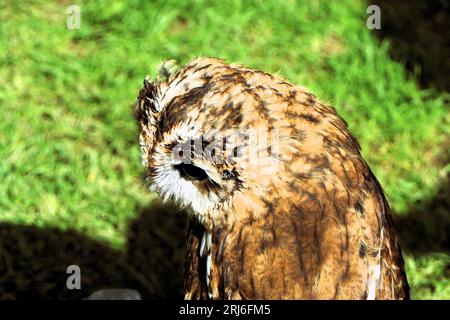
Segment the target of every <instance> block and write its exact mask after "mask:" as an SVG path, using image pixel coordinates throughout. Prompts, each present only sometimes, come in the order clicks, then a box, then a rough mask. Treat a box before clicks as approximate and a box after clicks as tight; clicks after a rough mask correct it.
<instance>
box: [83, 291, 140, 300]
mask: <svg viewBox="0 0 450 320" xmlns="http://www.w3.org/2000/svg"><path fill="white" fill-rule="evenodd" d="M83 300H142V297H141V295H140V294H139V292H137V291H136V290H132V289H103V290H98V291H95V292H94V293H92V294H91V295H90V296H89V297H87V298H85V299H83Z"/></svg>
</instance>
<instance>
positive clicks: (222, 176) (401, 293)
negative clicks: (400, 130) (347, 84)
mask: <svg viewBox="0 0 450 320" xmlns="http://www.w3.org/2000/svg"><path fill="white" fill-rule="evenodd" d="M135 116H136V119H137V121H138V124H139V128H140V135H139V140H140V146H141V151H142V162H143V165H144V166H145V168H146V177H147V179H148V181H149V184H150V186H151V188H152V189H153V190H155V191H156V192H157V193H158V194H159V195H160V196H161V197H162V198H163V199H164V200H167V201H174V202H176V203H178V204H179V205H180V206H181V207H184V208H186V211H187V212H188V214H189V216H190V224H189V230H188V235H187V244H186V259H185V274H184V278H185V281H184V287H185V288H184V298H185V299H369V300H370V299H408V298H409V287H408V283H407V280H406V275H405V271H404V263H403V258H402V254H401V251H400V248H399V245H398V243H397V239H396V234H395V230H394V226H393V219H392V214H391V211H390V209H389V205H388V203H387V201H386V199H385V196H384V194H383V190H382V188H381V186H380V184H379V183H378V181H377V179H376V178H375V176H374V175H373V173H372V171H371V170H370V168H369V167H368V165H367V163H366V162H365V161H364V159H363V158H362V156H361V154H360V146H359V144H358V142H357V141H356V139H355V138H354V137H353V136H352V135H351V133H350V132H349V130H348V129H347V124H346V122H345V121H344V120H343V119H342V118H341V117H340V116H339V115H338V114H337V113H336V111H335V109H334V108H332V107H330V106H327V105H325V104H323V103H322V102H321V101H320V100H319V99H318V98H316V96H315V95H314V94H312V93H310V92H309V91H308V90H306V89H305V88H303V87H300V86H297V85H294V84H291V83H290V82H288V81H287V80H285V79H283V78H281V77H279V76H275V75H271V74H269V73H266V72H262V71H257V70H253V69H251V68H249V67H246V66H243V65H237V64H227V63H226V62H224V61H223V60H220V59H215V58H197V59H194V60H193V61H192V62H190V63H189V64H187V65H185V66H184V67H181V68H174V67H171V66H170V65H169V64H163V66H162V68H161V71H160V76H159V77H158V78H157V79H156V80H155V81H149V80H148V79H146V80H144V87H143V88H142V89H141V90H140V92H139V95H138V99H137V102H136V104H135Z"/></svg>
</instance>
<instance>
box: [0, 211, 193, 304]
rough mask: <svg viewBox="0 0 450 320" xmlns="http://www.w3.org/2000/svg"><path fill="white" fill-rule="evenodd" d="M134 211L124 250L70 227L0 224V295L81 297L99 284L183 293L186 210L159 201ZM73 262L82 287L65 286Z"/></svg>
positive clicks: (164, 294)
mask: <svg viewBox="0 0 450 320" xmlns="http://www.w3.org/2000/svg"><path fill="white" fill-rule="evenodd" d="M138 213H139V214H138V217H137V218H136V219H135V220H133V221H132V222H131V223H130V225H129V230H128V237H127V245H126V250H125V251H124V252H122V251H117V250H114V249H111V248H110V247H109V246H107V245H105V244H104V243H102V242H99V241H95V240H92V239H89V238H87V237H85V236H83V235H81V234H79V233H77V232H73V231H61V230H58V229H48V228H46V229H41V228H37V227H33V226H20V225H12V224H0V299H82V298H85V297H87V296H88V295H90V294H91V293H92V292H93V291H95V290H98V289H102V288H133V289H136V290H138V291H139V292H140V293H141V295H142V296H143V298H144V299H162V298H180V297H182V288H183V259H184V249H185V232H186V221H185V220H186V219H185V217H186V215H184V214H182V213H180V212H177V210H176V209H174V208H171V207H166V208H164V207H162V206H161V204H159V203H153V204H152V205H151V206H149V207H148V208H145V209H141V210H138ZM72 264H76V265H78V266H80V268H81V285H82V289H81V290H68V289H67V288H66V280H67V277H68V276H69V275H68V274H66V269H67V266H69V265H72Z"/></svg>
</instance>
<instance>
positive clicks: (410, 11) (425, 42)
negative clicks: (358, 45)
mask: <svg viewBox="0 0 450 320" xmlns="http://www.w3.org/2000/svg"><path fill="white" fill-rule="evenodd" d="M369 4H376V5H378V6H379V7H380V9H381V29H380V30H374V34H375V35H376V36H377V37H378V38H380V39H388V40H389V42H390V44H391V47H390V55H391V58H392V59H394V60H396V61H398V62H400V63H402V64H404V65H405V67H406V69H407V70H408V71H409V72H410V73H415V71H414V68H416V66H419V67H420V69H421V71H420V72H419V80H420V83H421V85H422V86H423V87H427V88H428V87H435V88H437V89H439V90H442V91H447V92H448V91H450V82H449V81H448V74H450V64H449V63H448V57H450V31H449V30H450V0H430V1H410V0H396V1H392V0H376V1H369Z"/></svg>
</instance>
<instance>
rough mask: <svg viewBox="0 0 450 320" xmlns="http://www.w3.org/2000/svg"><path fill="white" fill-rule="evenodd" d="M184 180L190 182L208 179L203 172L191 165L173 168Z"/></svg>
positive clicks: (180, 165)
mask: <svg viewBox="0 0 450 320" xmlns="http://www.w3.org/2000/svg"><path fill="white" fill-rule="evenodd" d="M175 167H176V168H177V169H178V170H179V171H180V173H181V175H182V176H183V177H185V178H188V179H191V180H204V179H206V178H207V177H208V175H207V174H206V172H205V170H203V169H201V168H199V167H196V166H194V165H192V164H183V163H182V164H179V165H177V166H175Z"/></svg>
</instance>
